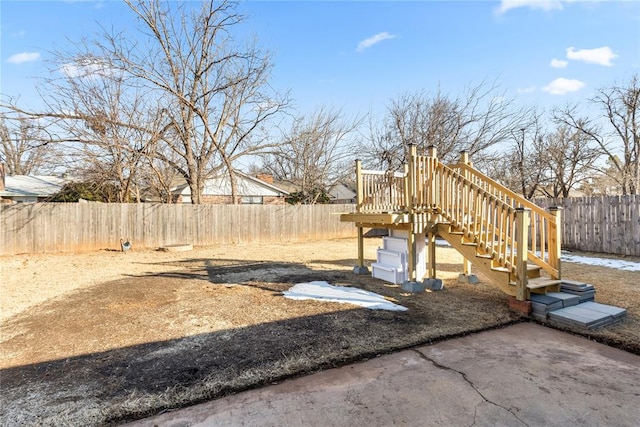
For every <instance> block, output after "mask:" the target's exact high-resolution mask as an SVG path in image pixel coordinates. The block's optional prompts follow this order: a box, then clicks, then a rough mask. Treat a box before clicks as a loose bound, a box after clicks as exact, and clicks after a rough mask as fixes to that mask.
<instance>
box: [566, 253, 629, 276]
mask: <svg viewBox="0 0 640 427" xmlns="http://www.w3.org/2000/svg"><path fill="white" fill-rule="evenodd" d="M561 260H562V261H566V262H574V263H577V264H587V265H597V266H599V267H609V268H615V269H617V270H627V271H640V262H633V261H624V260H621V259H610V258H595V257H586V256H580V255H573V254H571V253H568V252H562V258H561Z"/></svg>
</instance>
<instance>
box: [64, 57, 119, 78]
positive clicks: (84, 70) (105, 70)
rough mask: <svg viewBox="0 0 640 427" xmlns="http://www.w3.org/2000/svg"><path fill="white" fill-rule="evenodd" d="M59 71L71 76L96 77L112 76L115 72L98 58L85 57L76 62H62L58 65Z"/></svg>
mask: <svg viewBox="0 0 640 427" xmlns="http://www.w3.org/2000/svg"><path fill="white" fill-rule="evenodd" d="M60 72H62V73H63V74H64V75H65V76H67V77H71V78H78V77H88V78H97V77H109V76H112V75H113V74H114V73H115V70H114V69H113V68H110V67H109V65H108V64H107V63H104V62H102V61H101V60H100V59H99V58H87V59H81V60H79V61H78V62H76V63H67V64H63V65H62V66H61V67H60Z"/></svg>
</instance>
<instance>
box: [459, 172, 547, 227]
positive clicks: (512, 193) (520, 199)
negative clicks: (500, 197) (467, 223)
mask: <svg viewBox="0 0 640 427" xmlns="http://www.w3.org/2000/svg"><path fill="white" fill-rule="evenodd" d="M449 167H450V168H452V169H458V168H459V169H464V170H465V171H467V172H469V173H470V174H471V176H472V177H474V178H480V179H481V180H482V181H483V182H485V183H487V184H488V185H490V186H491V187H493V188H494V189H496V190H498V191H500V192H501V193H502V194H504V195H505V196H508V197H510V198H511V199H512V200H513V201H516V202H517V204H518V206H514V208H520V207H522V208H527V209H531V211H533V212H535V213H537V214H539V215H541V216H543V217H545V218H548V219H553V218H554V217H553V215H552V214H551V213H549V212H547V211H545V210H544V209H543V208H541V207H540V206H538V205H536V204H535V203H533V202H530V201H529V200H527V199H525V198H524V197H523V196H522V195H520V194H518V193H516V192H515V191H512V190H510V189H508V188H507V187H505V186H504V185H502V184H500V183H499V182H496V181H494V180H493V179H491V178H489V177H488V176H487V175H485V174H483V173H482V172H480V171H479V170H477V169H475V168H474V167H473V166H471V165H469V164H465V163H456V164H454V165H450V166H449Z"/></svg>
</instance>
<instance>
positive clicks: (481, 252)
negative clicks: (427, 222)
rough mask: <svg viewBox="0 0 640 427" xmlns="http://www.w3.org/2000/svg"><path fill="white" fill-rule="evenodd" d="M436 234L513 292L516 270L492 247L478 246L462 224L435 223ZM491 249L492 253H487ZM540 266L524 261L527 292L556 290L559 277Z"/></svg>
mask: <svg viewBox="0 0 640 427" xmlns="http://www.w3.org/2000/svg"><path fill="white" fill-rule="evenodd" d="M438 235H439V236H440V237H442V238H443V239H444V240H446V241H447V243H449V244H450V245H451V246H452V247H453V248H454V249H456V250H457V251H458V252H459V253H460V254H461V255H462V256H463V257H464V258H465V259H467V260H469V261H470V262H471V264H472V265H473V266H474V267H475V268H477V269H478V271H480V272H482V274H483V275H484V276H486V277H488V278H489V280H491V282H492V283H493V284H495V285H496V286H497V287H499V288H500V289H501V290H502V291H503V292H505V293H507V294H509V295H512V296H516V283H517V282H516V280H517V277H516V275H515V274H516V272H515V271H513V269H510V268H508V267H505V266H503V265H502V264H501V263H500V262H499V260H498V259H495V254H494V253H493V251H488V250H487V249H486V247H481V246H480V245H479V244H478V243H477V241H476V240H477V239H476V238H474V237H473V236H471V237H468V236H467V235H466V233H465V232H464V231H463V230H462V229H461V227H454V226H452V225H451V224H449V223H439V224H438ZM490 252H491V253H490ZM541 271H542V267H540V266H538V265H535V264H530V263H528V264H527V284H526V287H527V289H528V291H529V292H530V293H541V294H544V293H547V292H559V291H560V285H561V283H562V281H561V280H557V279H551V278H549V277H543V276H542V274H541Z"/></svg>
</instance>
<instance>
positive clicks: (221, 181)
mask: <svg viewBox="0 0 640 427" xmlns="http://www.w3.org/2000/svg"><path fill="white" fill-rule="evenodd" d="M235 174H236V177H237V178H238V179H237V186H238V194H239V195H241V196H276V197H281V196H288V195H289V192H288V191H286V190H284V189H282V188H280V187H278V186H277V185H274V184H270V183H268V182H265V181H262V180H261V179H258V178H255V177H252V176H249V175H246V174H244V173H242V172H235ZM171 192H172V193H173V194H175V195H183V196H186V195H189V194H191V190H190V189H189V186H188V185H187V184H183V185H179V186H177V187H175V188H173V189H172V191H171ZM202 194H203V195H205V196H229V195H231V183H230V182H229V176H228V175H226V174H225V175H223V176H219V177H215V178H208V179H206V180H205V184H204V190H203V192H202Z"/></svg>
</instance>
